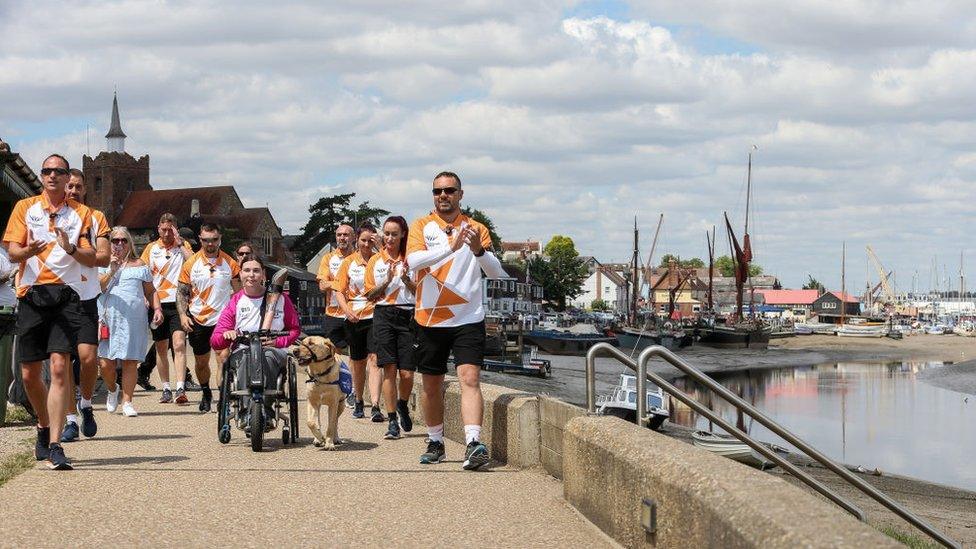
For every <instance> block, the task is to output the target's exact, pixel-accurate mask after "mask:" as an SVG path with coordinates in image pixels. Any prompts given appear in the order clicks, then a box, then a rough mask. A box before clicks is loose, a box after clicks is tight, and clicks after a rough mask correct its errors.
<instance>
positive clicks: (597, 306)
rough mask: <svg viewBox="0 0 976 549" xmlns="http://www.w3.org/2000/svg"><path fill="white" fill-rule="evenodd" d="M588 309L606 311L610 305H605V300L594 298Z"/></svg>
mask: <svg viewBox="0 0 976 549" xmlns="http://www.w3.org/2000/svg"><path fill="white" fill-rule="evenodd" d="M590 309H591V310H593V311H608V310H610V306H609V305H607V302H606V301H604V300H602V299H594V300H593V302H592V303H590Z"/></svg>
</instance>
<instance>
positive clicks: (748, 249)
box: [742, 233, 752, 263]
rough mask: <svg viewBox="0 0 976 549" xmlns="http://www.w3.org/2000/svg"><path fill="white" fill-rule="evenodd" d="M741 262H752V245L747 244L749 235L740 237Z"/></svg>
mask: <svg viewBox="0 0 976 549" xmlns="http://www.w3.org/2000/svg"><path fill="white" fill-rule="evenodd" d="M742 261H743V262H744V263H748V262H750V261H752V245H751V244H749V233H746V234H744V235H742Z"/></svg>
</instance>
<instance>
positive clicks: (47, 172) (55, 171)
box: [41, 168, 68, 175]
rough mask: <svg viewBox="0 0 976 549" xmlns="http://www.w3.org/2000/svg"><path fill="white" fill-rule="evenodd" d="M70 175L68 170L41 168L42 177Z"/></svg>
mask: <svg viewBox="0 0 976 549" xmlns="http://www.w3.org/2000/svg"><path fill="white" fill-rule="evenodd" d="M52 173H53V174H57V175H68V168H41V175H51V174H52Z"/></svg>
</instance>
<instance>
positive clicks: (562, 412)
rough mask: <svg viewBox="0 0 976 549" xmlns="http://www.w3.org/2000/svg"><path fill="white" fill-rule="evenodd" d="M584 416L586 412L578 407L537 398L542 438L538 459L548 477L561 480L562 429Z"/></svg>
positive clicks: (556, 400)
mask: <svg viewBox="0 0 976 549" xmlns="http://www.w3.org/2000/svg"><path fill="white" fill-rule="evenodd" d="M585 415H586V411H585V410H583V409H582V408H580V407H579V406H573V405H572V404H569V403H566V402H563V401H561V400H559V399H555V398H550V397H547V396H540V397H539V421H540V431H539V434H540V435H541V437H542V438H541V440H540V441H539V458H540V459H541V461H542V467H543V468H544V469H545V470H546V472H547V473H549V474H550V475H552V476H554V477H556V478H558V479H562V478H563V429H564V428H565V427H566V424H567V423H569V420H571V419H573V418H575V417H579V416H585Z"/></svg>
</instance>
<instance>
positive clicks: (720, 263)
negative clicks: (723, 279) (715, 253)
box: [715, 255, 763, 277]
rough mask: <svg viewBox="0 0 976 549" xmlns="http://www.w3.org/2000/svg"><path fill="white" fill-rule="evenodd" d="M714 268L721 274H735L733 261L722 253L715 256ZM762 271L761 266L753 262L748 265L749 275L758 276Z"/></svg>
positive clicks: (730, 275)
mask: <svg viewBox="0 0 976 549" xmlns="http://www.w3.org/2000/svg"><path fill="white" fill-rule="evenodd" d="M715 269H716V270H718V272H719V273H721V274H722V276H729V277H732V276H735V261H734V260H733V259H732V258H731V257H730V256H727V255H723V256H720V257H716V258H715ZM762 272H763V269H762V266H760V265H757V264H755V263H751V264H750V265H749V276H759V275H761V274H762Z"/></svg>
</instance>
